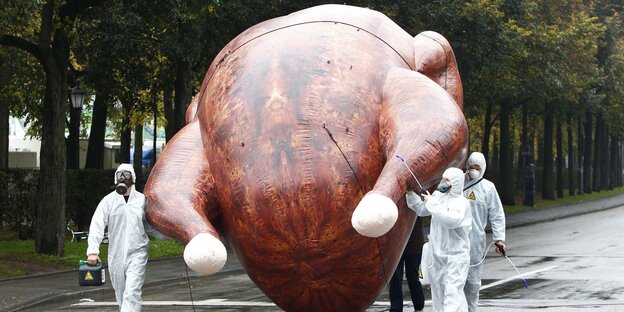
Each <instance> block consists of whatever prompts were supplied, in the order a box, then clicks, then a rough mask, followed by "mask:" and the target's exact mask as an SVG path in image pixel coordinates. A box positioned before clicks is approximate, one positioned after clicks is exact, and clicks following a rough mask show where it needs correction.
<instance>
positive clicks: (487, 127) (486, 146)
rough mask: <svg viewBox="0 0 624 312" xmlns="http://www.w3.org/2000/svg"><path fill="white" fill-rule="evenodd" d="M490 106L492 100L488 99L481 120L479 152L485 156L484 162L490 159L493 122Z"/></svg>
mask: <svg viewBox="0 0 624 312" xmlns="http://www.w3.org/2000/svg"><path fill="white" fill-rule="evenodd" d="M492 106H493V105H492V101H491V100H489V101H488V103H487V108H486V109H485V119H484V121H483V145H482V146H481V153H482V154H483V156H485V160H486V162H489V160H490V158H489V156H490V134H491V133H492V124H493V122H492ZM488 165H489V164H488ZM486 172H487V171H486Z"/></svg>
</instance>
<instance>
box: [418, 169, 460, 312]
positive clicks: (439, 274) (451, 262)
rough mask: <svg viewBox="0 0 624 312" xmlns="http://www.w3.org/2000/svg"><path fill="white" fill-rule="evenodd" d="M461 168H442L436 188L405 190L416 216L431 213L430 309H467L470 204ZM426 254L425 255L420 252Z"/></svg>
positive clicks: (437, 310) (453, 310)
mask: <svg viewBox="0 0 624 312" xmlns="http://www.w3.org/2000/svg"><path fill="white" fill-rule="evenodd" d="M463 188H464V172H463V171H461V170H460V169H458V168H449V169H447V170H446V171H444V174H443V175H442V181H441V182H440V184H439V185H438V190H437V191H435V192H433V194H432V195H426V194H425V195H423V197H424V198H425V200H424V202H423V201H422V200H421V198H420V196H419V195H417V194H416V193H414V192H412V191H408V192H407V194H406V199H407V206H408V207H409V208H411V209H413V210H414V211H416V214H418V215H419V216H428V215H431V225H430V230H429V250H430V251H431V255H430V256H431V257H432V267H431V268H430V269H429V271H430V273H431V276H430V283H431V302H432V305H433V311H436V312H439V311H449V312H450V311H452V312H458V311H468V307H467V304H466V297H465V296H464V283H465V282H466V276H467V275H468V263H469V262H470V230H471V228H472V216H471V214H470V204H469V203H468V200H467V199H466V198H465V197H464V196H463V193H462V191H463ZM423 257H425V255H423Z"/></svg>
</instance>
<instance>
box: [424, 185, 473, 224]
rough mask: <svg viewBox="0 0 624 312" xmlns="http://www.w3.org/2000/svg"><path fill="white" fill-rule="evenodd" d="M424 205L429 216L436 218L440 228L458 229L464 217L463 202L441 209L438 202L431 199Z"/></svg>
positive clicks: (464, 206) (464, 208)
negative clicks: (440, 225)
mask: <svg viewBox="0 0 624 312" xmlns="http://www.w3.org/2000/svg"><path fill="white" fill-rule="evenodd" d="M434 194H435V193H434ZM425 205H426V206H427V210H429V212H430V213H431V216H432V217H434V218H436V219H437V221H438V222H440V224H442V226H444V227H446V228H449V229H453V228H456V227H459V226H460V225H461V223H462V221H463V220H464V217H465V215H466V205H465V204H464V202H463V201H457V205H454V206H452V207H443V206H442V204H441V203H440V201H439V200H438V199H437V198H435V197H433V198H431V199H429V200H428V201H427V203H426V204H425Z"/></svg>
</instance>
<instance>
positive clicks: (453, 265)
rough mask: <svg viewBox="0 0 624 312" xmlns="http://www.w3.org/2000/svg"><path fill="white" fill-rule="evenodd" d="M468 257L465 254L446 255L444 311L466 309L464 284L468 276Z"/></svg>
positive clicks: (450, 311) (459, 311)
mask: <svg viewBox="0 0 624 312" xmlns="http://www.w3.org/2000/svg"><path fill="white" fill-rule="evenodd" d="M469 260H470V259H469V258H468V256H467V255H453V256H449V257H448V265H447V269H446V274H447V275H446V280H445V289H444V291H445V292H444V296H445V298H444V309H443V311H445V312H465V311H468V305H467V304H466V296H465V295H464V285H465V284H466V277H467V276H468V265H469Z"/></svg>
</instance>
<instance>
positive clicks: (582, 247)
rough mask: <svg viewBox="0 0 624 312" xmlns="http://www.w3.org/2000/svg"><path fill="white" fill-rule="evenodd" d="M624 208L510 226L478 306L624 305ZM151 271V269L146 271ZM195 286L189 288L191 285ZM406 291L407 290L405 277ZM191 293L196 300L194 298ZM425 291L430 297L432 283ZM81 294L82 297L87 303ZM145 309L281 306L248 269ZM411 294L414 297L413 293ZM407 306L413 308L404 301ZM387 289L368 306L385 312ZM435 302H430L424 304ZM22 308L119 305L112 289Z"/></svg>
mask: <svg viewBox="0 0 624 312" xmlns="http://www.w3.org/2000/svg"><path fill="white" fill-rule="evenodd" d="M622 220H624V207H619V208H614V209H609V210H604V211H601V212H595V213H590V214H585V215H581V216H576V217H570V218H565V219H560V220H555V221H550V222H545V223H538V224H533V225H530V226H523V227H517V228H513V229H508V230H507V242H506V243H507V255H508V256H509V259H510V260H511V261H512V262H513V263H514V264H515V265H516V267H517V269H518V270H519V271H520V273H521V274H522V275H523V276H524V278H525V279H526V281H527V283H528V286H529V287H528V288H525V285H524V283H523V282H522V280H521V278H520V277H519V276H518V273H517V272H516V270H515V269H514V268H513V267H512V265H511V264H510V263H509V261H508V260H507V259H505V258H504V257H501V256H499V255H497V254H495V253H494V252H493V248H491V249H490V253H489V254H488V257H487V258H486V260H485V270H484V275H483V283H482V290H481V302H480V309H479V310H480V311H526V310H532V309H535V310H538V309H539V310H540V311H624V240H623V238H624V222H622ZM147 274H149V271H148V273H147ZM189 286H190V288H189ZM404 293H405V298H406V299H408V298H409V289H408V288H407V284H406V283H404ZM191 296H192V299H193V300H191ZM425 296H426V298H430V296H429V292H428V288H426V291H425ZM81 300H82V302H81ZM143 300H144V305H143V311H208V310H210V311H280V309H279V308H277V307H275V306H274V305H273V304H272V303H271V301H270V300H269V299H268V298H267V297H266V296H264V294H263V293H262V292H261V291H260V290H259V289H258V288H256V287H255V285H254V284H253V283H252V282H251V280H250V279H249V278H248V277H247V275H246V274H245V273H244V271H243V270H242V269H234V270H232V271H230V272H228V273H226V274H220V275H217V276H211V277H204V278H200V277H197V276H193V275H192V274H191V277H190V283H189V282H187V280H186V279H185V278H184V279H176V280H173V281H169V282H165V283H161V284H158V285H148V286H146V287H144V289H143ZM408 300H409V299H408ZM406 305H407V306H406V308H405V309H404V311H413V307H412V306H411V303H409V302H406ZM388 308H389V303H388V294H387V291H384V292H383V293H382V295H381V296H380V298H378V299H377V301H376V302H375V304H374V305H373V306H371V307H370V308H369V309H368V310H367V311H387V310H388ZM430 309H431V305H430V302H429V301H428V302H427V306H426V307H425V310H429V311H430ZM23 311H74V312H76V311H118V309H117V307H116V306H115V305H114V296H113V293H112V291H110V290H107V291H95V292H89V293H88V294H86V295H85V296H83V297H82V298H81V297H79V296H74V297H71V298H64V299H63V298H60V299H58V300H54V301H51V302H49V303H47V304H46V305H44V306H41V305H40V306H37V307H33V308H31V309H26V310H23Z"/></svg>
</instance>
